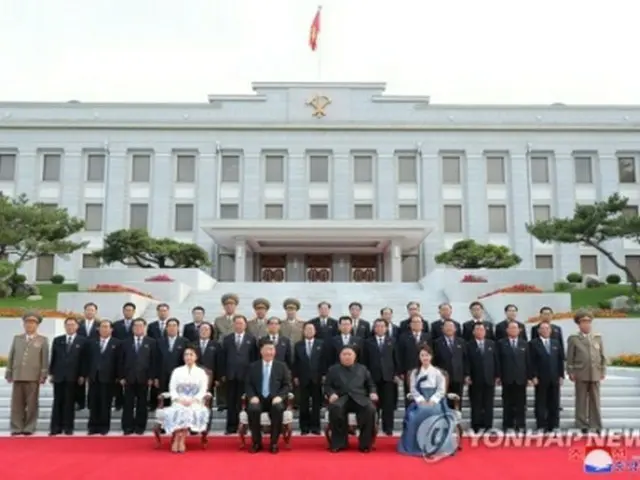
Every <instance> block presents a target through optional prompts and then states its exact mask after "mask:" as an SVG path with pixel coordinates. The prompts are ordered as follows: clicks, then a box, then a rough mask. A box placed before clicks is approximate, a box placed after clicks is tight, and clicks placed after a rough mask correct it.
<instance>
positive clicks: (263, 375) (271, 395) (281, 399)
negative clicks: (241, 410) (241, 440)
mask: <svg viewBox="0 0 640 480" xmlns="http://www.w3.org/2000/svg"><path fill="white" fill-rule="evenodd" d="M275 355H276V347H275V345H274V344H273V342H272V341H271V340H266V339H265V340H263V341H262V342H261V343H260V356H261V357H262V360H258V361H257V362H254V363H252V364H251V366H250V367H249V372H248V375H247V379H246V383H245V394H246V396H247V399H248V401H249V404H248V406H247V416H248V417H249V429H250V430H251V441H252V445H251V449H250V450H249V451H250V452H251V453H256V452H259V451H260V450H262V428H261V425H260V415H261V414H262V412H267V413H268V414H269V418H270V420H271V446H270V448H269V450H270V451H271V453H278V438H279V437H280V432H281V430H282V417H283V416H284V411H285V407H286V403H285V402H286V399H287V396H288V395H289V392H291V373H290V372H289V367H287V365H286V364H285V363H284V362H280V361H278V360H274V357H275Z"/></svg>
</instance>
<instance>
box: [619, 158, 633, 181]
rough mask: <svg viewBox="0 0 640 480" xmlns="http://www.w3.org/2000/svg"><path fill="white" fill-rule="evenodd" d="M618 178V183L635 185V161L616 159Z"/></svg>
mask: <svg viewBox="0 0 640 480" xmlns="http://www.w3.org/2000/svg"><path fill="white" fill-rule="evenodd" d="M618 178H619V182H620V183H636V159H635V158H634V157H618Z"/></svg>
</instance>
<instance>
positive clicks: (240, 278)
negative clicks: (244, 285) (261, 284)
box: [235, 240, 247, 282]
mask: <svg viewBox="0 0 640 480" xmlns="http://www.w3.org/2000/svg"><path fill="white" fill-rule="evenodd" d="M235 263H236V275H235V281H236V282H244V281H245V278H246V272H247V244H246V242H245V241H244V240H236V262H235Z"/></svg>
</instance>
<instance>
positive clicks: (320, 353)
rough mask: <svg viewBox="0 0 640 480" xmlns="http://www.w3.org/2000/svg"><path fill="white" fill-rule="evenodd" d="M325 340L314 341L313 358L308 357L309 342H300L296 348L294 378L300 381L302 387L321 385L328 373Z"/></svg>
mask: <svg viewBox="0 0 640 480" xmlns="http://www.w3.org/2000/svg"><path fill="white" fill-rule="evenodd" d="M323 343H324V340H322V339H314V340H313V344H312V347H311V356H310V357H309V355H307V341H306V340H300V341H299V342H298V343H296V344H295V347H294V349H293V350H294V359H293V377H294V378H297V379H298V382H299V383H300V386H301V387H304V386H306V385H308V384H309V383H314V384H319V383H320V382H321V381H322V377H323V376H324V375H325V374H326V372H327V360H326V357H325V348H324V345H323Z"/></svg>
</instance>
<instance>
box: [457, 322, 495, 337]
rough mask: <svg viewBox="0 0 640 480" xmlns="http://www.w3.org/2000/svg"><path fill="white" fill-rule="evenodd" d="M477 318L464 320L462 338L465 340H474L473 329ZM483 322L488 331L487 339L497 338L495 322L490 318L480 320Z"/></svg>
mask: <svg viewBox="0 0 640 480" xmlns="http://www.w3.org/2000/svg"><path fill="white" fill-rule="evenodd" d="M476 323H478V322H476V321H475V320H473V319H471V320H467V321H466V322H464V323H463V324H462V338H463V339H464V341H465V342H470V341H471V340H473V339H474V338H473V329H474V327H475V325H476ZM480 323H482V324H484V329H485V331H486V332H487V333H486V336H485V339H486V340H495V338H496V336H495V329H494V327H493V323H491V322H490V321H488V320H483V321H482V322H480Z"/></svg>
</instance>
